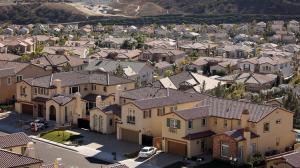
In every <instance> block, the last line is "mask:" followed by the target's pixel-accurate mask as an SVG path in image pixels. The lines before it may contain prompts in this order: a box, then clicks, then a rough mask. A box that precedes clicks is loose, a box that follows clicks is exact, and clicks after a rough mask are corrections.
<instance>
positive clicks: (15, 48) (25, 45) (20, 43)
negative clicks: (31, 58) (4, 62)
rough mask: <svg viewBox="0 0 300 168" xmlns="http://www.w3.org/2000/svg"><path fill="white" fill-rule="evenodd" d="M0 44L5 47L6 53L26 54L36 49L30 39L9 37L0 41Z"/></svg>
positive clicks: (32, 40)
mask: <svg viewBox="0 0 300 168" xmlns="http://www.w3.org/2000/svg"><path fill="white" fill-rule="evenodd" d="M0 43H1V44H2V45H4V46H5V47H6V50H7V52H8V53H13V54H28V53H32V52H34V51H35V49H36V43H35V41H34V39H32V38H17V37H9V38H4V39H2V40H0Z"/></svg>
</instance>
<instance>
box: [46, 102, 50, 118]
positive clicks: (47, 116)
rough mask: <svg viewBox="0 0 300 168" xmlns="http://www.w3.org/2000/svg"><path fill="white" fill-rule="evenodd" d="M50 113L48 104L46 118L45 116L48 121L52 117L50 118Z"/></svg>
mask: <svg viewBox="0 0 300 168" xmlns="http://www.w3.org/2000/svg"><path fill="white" fill-rule="evenodd" d="M49 113H50V112H49V107H48V106H47V104H46V116H45V117H46V121H49V118H50V117H49Z"/></svg>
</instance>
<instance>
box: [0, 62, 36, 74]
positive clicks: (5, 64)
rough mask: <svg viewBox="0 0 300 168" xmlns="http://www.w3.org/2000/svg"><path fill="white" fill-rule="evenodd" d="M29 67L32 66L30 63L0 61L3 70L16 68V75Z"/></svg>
mask: <svg viewBox="0 0 300 168" xmlns="http://www.w3.org/2000/svg"><path fill="white" fill-rule="evenodd" d="M28 65H30V64H29V63H21V62H11V61H0V67H1V69H5V68H14V69H15V73H18V72H19V71H21V70H22V69H24V68H25V67H26V66H28Z"/></svg>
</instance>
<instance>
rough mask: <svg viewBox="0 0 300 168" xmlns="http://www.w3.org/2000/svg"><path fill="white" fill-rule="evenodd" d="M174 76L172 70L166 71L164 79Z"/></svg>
mask: <svg viewBox="0 0 300 168" xmlns="http://www.w3.org/2000/svg"><path fill="white" fill-rule="evenodd" d="M173 74H174V72H173V71H172V70H166V71H165V73H164V77H170V76H172V75H173Z"/></svg>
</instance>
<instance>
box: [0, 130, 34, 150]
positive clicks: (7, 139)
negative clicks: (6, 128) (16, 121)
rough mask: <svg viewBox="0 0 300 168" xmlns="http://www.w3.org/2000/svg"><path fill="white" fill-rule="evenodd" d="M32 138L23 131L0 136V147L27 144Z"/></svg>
mask: <svg viewBox="0 0 300 168" xmlns="http://www.w3.org/2000/svg"><path fill="white" fill-rule="evenodd" d="M29 142H31V139H30V138H29V137H28V136H27V135H26V134H25V133H23V132H19V133H14V134H10V135H4V136H0V148H3V149H5V148H11V147H16V146H23V145H27V144H28V143H29Z"/></svg>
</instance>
